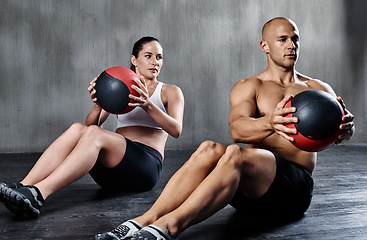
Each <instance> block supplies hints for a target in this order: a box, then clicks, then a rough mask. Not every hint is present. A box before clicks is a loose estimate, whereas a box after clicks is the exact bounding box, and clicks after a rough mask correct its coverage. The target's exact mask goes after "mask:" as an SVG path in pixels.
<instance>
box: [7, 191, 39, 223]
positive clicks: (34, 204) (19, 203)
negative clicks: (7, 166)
mask: <svg viewBox="0 0 367 240" xmlns="http://www.w3.org/2000/svg"><path fill="white" fill-rule="evenodd" d="M2 196H3V198H4V199H3V200H4V202H5V206H6V205H8V206H10V207H11V208H13V209H16V210H17V212H18V210H19V212H20V213H22V214H23V213H24V214H26V215H29V216H31V217H38V216H39V215H40V208H41V207H42V205H43V202H44V200H43V197H42V195H41V193H40V191H39V190H38V188H37V187H35V186H22V187H19V188H16V189H11V188H8V189H7V190H6V191H5V193H3V192H2ZM19 212H18V213H19Z"/></svg>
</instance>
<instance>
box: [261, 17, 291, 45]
mask: <svg viewBox="0 0 367 240" xmlns="http://www.w3.org/2000/svg"><path fill="white" fill-rule="evenodd" d="M285 22H288V23H289V24H291V25H292V26H293V27H294V28H295V30H296V31H297V32H298V27H297V25H296V23H295V22H294V21H292V20H291V19H289V18H285V17H276V18H273V19H270V20H269V21H267V22H266V23H265V24H264V26H263V28H262V39H263V40H265V41H266V40H268V36H269V34H270V31H271V29H273V28H272V27H273V26H277V25H279V24H284V23H285Z"/></svg>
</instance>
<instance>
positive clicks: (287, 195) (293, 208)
mask: <svg viewBox="0 0 367 240" xmlns="http://www.w3.org/2000/svg"><path fill="white" fill-rule="evenodd" d="M274 156H275V159H276V164H277V170H276V175H275V179H274V181H273V183H272V184H271V186H270V188H269V189H268V191H267V192H266V193H265V194H264V195H263V196H262V197H260V198H258V199H250V198H247V197H246V196H245V195H244V194H243V193H242V192H241V191H240V190H238V191H237V193H236V194H235V196H234V198H233V199H232V200H231V202H230V204H231V205H232V206H233V207H234V208H236V209H237V210H239V211H240V212H243V213H245V214H285V215H299V214H303V213H304V212H305V211H306V210H307V209H308V207H309V206H310V203H311V199H312V193H313V184H314V183H313V179H312V176H311V174H310V173H309V172H308V171H307V170H306V169H305V168H304V167H302V166H300V165H298V164H296V163H294V162H291V161H287V160H285V159H284V158H282V157H281V156H279V155H277V154H274Z"/></svg>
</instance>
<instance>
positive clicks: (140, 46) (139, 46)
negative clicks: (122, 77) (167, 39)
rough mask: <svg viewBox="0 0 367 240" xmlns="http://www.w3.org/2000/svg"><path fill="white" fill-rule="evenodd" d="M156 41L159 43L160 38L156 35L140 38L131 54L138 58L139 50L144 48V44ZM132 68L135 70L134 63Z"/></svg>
mask: <svg viewBox="0 0 367 240" xmlns="http://www.w3.org/2000/svg"><path fill="white" fill-rule="evenodd" d="M154 41H156V42H158V43H159V41H158V39H156V38H154V37H149V36H147V37H142V38H140V39H139V40H138V41H137V42H136V43H134V47H133V52H132V53H131V55H134V56H135V57H136V58H138V56H139V52H140V51H141V50H142V49H143V45H144V44H146V43H149V42H154ZM130 69H131V70H133V71H134V72H135V66H134V65H133V64H132V63H131V65H130Z"/></svg>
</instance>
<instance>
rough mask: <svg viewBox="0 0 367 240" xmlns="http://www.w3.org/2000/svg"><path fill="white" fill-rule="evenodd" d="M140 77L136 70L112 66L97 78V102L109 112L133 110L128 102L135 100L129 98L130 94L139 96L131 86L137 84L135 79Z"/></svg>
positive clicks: (117, 112) (116, 112)
mask: <svg viewBox="0 0 367 240" xmlns="http://www.w3.org/2000/svg"><path fill="white" fill-rule="evenodd" d="M135 79H136V80H139V77H138V76H137V75H136V73H135V72H134V71H132V70H131V69H129V68H126V67H120V66H117V67H111V68H108V69H106V70H105V71H103V72H102V73H101V74H100V75H99V77H98V78H97V80H96V86H95V87H94V88H95V89H96V94H95V96H96V98H97V103H98V104H99V105H100V106H101V107H102V108H103V109H104V110H106V111H107V112H109V113H113V114H123V113H127V112H130V111H131V110H133V109H134V108H133V107H130V106H128V104H129V103H130V102H131V103H133V102H134V101H133V100H132V99H130V98H129V94H132V95H135V96H139V94H138V93H137V92H136V91H135V90H134V89H132V88H131V85H132V84H136V83H135V81H134V80H135Z"/></svg>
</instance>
